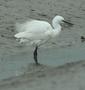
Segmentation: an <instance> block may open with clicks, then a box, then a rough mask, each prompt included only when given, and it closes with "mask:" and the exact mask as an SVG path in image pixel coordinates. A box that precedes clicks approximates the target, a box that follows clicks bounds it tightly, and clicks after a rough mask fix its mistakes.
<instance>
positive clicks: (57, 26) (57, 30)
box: [52, 22, 61, 35]
mask: <svg viewBox="0 0 85 90" xmlns="http://www.w3.org/2000/svg"><path fill="white" fill-rule="evenodd" d="M52 26H53V28H54V29H53V30H54V34H55V35H58V34H59V33H60V32H61V25H60V24H59V23H55V22H52Z"/></svg>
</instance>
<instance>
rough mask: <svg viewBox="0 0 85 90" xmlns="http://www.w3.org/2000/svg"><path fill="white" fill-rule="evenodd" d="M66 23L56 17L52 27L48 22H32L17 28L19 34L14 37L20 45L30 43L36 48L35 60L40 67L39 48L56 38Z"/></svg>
mask: <svg viewBox="0 0 85 90" xmlns="http://www.w3.org/2000/svg"><path fill="white" fill-rule="evenodd" d="M63 22H65V23H68V24H70V25H72V24H71V23H69V22H67V21H65V20H64V18H63V17H62V16H58V15H57V16H55V17H54V18H53V20H52V26H51V25H50V24H49V23H48V22H46V21H40V20H32V21H30V22H29V21H27V22H25V23H23V24H19V25H18V26H17V28H16V29H17V31H18V33H17V34H15V35H14V37H15V38H17V39H19V40H20V43H28V44H31V45H33V46H34V47H35V50H34V52H33V55H34V60H35V63H36V65H38V64H39V63H38V59H37V50H38V47H39V46H41V45H43V44H45V43H47V42H48V41H50V40H51V39H53V38H55V37H56V36H57V35H59V33H60V32H61V30H62V27H61V24H62V23H63Z"/></svg>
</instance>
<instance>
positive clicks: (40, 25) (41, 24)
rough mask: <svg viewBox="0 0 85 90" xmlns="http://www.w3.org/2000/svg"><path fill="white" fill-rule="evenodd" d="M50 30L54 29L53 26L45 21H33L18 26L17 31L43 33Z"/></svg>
mask: <svg viewBox="0 0 85 90" xmlns="http://www.w3.org/2000/svg"><path fill="white" fill-rule="evenodd" d="M50 29H52V27H51V25H50V24H49V23H48V22H45V21H38V20H31V21H30V22H29V21H27V22H25V23H23V24H19V23H17V24H16V30H17V31H18V32H25V31H26V32H29V33H41V32H42V33H43V32H46V31H47V30H50Z"/></svg>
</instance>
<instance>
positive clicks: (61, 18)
mask: <svg viewBox="0 0 85 90" xmlns="http://www.w3.org/2000/svg"><path fill="white" fill-rule="evenodd" d="M63 21H64V18H63V17H62V16H58V15H57V16H55V17H54V18H53V23H57V24H61V23H62V22H63Z"/></svg>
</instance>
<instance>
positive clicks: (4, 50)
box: [0, 0, 85, 80]
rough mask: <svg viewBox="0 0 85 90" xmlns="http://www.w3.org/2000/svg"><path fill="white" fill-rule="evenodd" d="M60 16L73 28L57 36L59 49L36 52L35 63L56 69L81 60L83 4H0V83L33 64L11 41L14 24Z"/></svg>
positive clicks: (70, 0) (39, 0) (14, 0)
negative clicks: (71, 24)
mask: <svg viewBox="0 0 85 90" xmlns="http://www.w3.org/2000/svg"><path fill="white" fill-rule="evenodd" d="M56 14H59V15H62V16H64V17H65V19H67V20H68V21H71V22H72V23H73V24H74V26H73V27H72V28H65V29H64V31H63V32H62V33H61V35H60V36H59V38H58V40H56V42H57V41H58V43H59V44H60V45H58V46H56V47H54V48H50V49H40V50H39V57H38V58H39V62H40V63H42V64H45V65H50V66H59V65H62V64H64V63H67V62H72V61H79V60H83V59H85V48H84V47H85V43H81V41H80V36H81V35H85V1H84V0H81V1H80V0H64V2H63V0H35V1H34V0H1V1H0V58H1V59H0V80H1V79H4V78H8V77H11V76H17V75H20V74H22V73H23V72H24V71H25V70H26V68H27V65H28V63H33V62H34V61H33V58H32V51H28V52H27V51H26V53H23V51H25V50H24V49H23V50H21V48H19V44H18V43H17V42H16V41H15V39H14V38H13V35H14V34H15V33H16V32H15V27H14V24H15V23H16V22H22V21H25V20H27V19H28V18H34V19H42V20H47V21H49V22H50V23H51V19H52V18H53V17H54V16H55V15H56Z"/></svg>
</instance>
